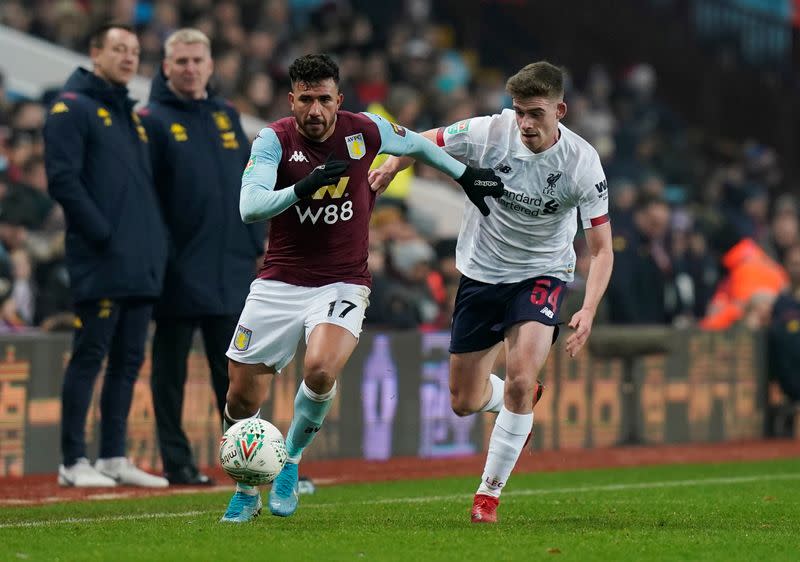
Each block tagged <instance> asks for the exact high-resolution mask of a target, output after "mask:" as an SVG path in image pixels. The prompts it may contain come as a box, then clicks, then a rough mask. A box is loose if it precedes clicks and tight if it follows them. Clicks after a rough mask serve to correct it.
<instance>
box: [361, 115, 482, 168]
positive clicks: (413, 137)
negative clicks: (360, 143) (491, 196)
mask: <svg viewBox="0 0 800 562" xmlns="http://www.w3.org/2000/svg"><path fill="white" fill-rule="evenodd" d="M364 115H365V116H367V117H368V118H369V119H371V120H372V121H373V122H374V123H375V125H377V127H378V132H379V133H380V136H381V148H380V150H379V153H380V154H391V155H392V156H411V157H412V158H416V159H417V160H419V161H420V162H424V163H425V164H428V165H429V166H433V167H434V168H436V169H437V170H439V171H441V172H444V173H445V174H447V175H448V176H450V177H451V178H453V179H457V178H460V177H461V176H462V175H463V174H464V170H466V169H467V167H466V166H465V165H464V164H462V163H461V162H459V161H458V160H456V159H455V158H453V157H452V156H450V155H449V154H448V153H447V152H445V151H444V150H441V149H440V148H439V147H437V146H436V145H435V144H433V143H432V142H431V141H429V140H428V139H426V138H425V137H423V136H422V135H420V134H418V133H415V132H414V131H410V130H408V129H406V128H405V127H401V126H400V125H396V124H395V123H392V122H391V121H387V120H386V119H384V118H383V117H381V116H379V115H375V114H374V113H364Z"/></svg>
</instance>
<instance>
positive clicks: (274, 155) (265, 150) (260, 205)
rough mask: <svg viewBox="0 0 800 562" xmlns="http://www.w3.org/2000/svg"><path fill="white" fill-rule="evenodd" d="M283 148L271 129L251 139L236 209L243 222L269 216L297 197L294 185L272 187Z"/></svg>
mask: <svg viewBox="0 0 800 562" xmlns="http://www.w3.org/2000/svg"><path fill="white" fill-rule="evenodd" d="M282 152H283V149H282V148H281V143H280V141H279V140H278V137H277V135H276V134H275V131H273V130H272V129H269V128H266V129H262V130H261V132H260V133H259V134H258V136H257V137H256V140H255V141H253V148H252V149H251V150H250V160H249V161H248V162H247V167H246V168H245V169H244V173H243V174H242V190H241V191H240V192H239V213H240V214H241V215H242V220H243V221H244V222H246V223H253V222H258V221H262V220H266V219H269V218H272V217H274V216H275V215H278V214H280V213H282V212H283V211H285V210H286V209H288V208H289V207H291V206H292V205H294V204H295V203H297V201H299V198H298V196H297V195H296V194H295V192H294V190H293V189H279V190H278V191H275V182H276V180H277V178H278V164H280V161H281V154H282Z"/></svg>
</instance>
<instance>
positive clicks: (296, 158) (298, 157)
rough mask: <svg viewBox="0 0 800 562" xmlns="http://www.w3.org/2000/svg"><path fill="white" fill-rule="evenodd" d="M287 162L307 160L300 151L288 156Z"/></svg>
mask: <svg viewBox="0 0 800 562" xmlns="http://www.w3.org/2000/svg"><path fill="white" fill-rule="evenodd" d="M289 162H308V158H306V155H305V154H303V151H302V150H295V151H294V153H293V154H292V155H291V156H289Z"/></svg>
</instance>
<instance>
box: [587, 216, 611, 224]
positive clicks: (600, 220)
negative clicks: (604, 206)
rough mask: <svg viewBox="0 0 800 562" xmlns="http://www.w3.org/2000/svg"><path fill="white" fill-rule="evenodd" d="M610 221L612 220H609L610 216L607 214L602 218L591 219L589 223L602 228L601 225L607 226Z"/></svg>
mask: <svg viewBox="0 0 800 562" xmlns="http://www.w3.org/2000/svg"><path fill="white" fill-rule="evenodd" d="M610 220H611V219H610V218H609V216H608V215H607V214H605V215H603V216H601V217H597V218H594V219H591V220H590V221H589V222H591V223H592V226H600V225H601V224H606V223H607V222H609V221H610Z"/></svg>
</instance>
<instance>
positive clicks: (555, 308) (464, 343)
mask: <svg viewBox="0 0 800 562" xmlns="http://www.w3.org/2000/svg"><path fill="white" fill-rule="evenodd" d="M566 292H567V287H566V283H565V282H564V281H562V280H561V279H557V278H555V277H549V276H542V277H534V278H532V279H526V280H524V281H519V282H517V283H497V284H491V283H481V282H480V281H475V280H474V279H470V278H469V277H466V276H464V275H462V276H461V282H460V283H459V285H458V293H457V294H456V303H455V309H454V311H453V326H452V328H451V334H450V353H468V352H470V351H480V350H483V349H488V348H490V347H493V346H494V345H495V344H497V343H500V342H501V341H503V338H504V337H505V332H506V330H508V329H509V328H510V327H511V326H513V325H514V324H518V323H520V322H527V321H534V322H539V323H541V324H545V325H546V326H555V328H556V329H555V331H554V332H553V342H555V341H556V338H557V337H558V331H559V327H558V325H559V324H561V323H562V322H561V320H560V318H559V314H558V312H559V310H560V309H561V302H562V301H563V300H564V295H565V294H566Z"/></svg>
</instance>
